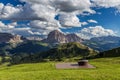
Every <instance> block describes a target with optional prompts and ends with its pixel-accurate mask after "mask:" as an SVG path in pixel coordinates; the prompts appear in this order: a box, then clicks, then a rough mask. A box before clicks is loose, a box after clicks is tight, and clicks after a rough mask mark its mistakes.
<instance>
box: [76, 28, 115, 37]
mask: <svg viewBox="0 0 120 80" xmlns="http://www.w3.org/2000/svg"><path fill="white" fill-rule="evenodd" d="M77 35H78V36H80V37H82V38H84V39H90V38H92V37H101V36H110V35H111V36H115V35H116V33H114V31H112V30H110V29H104V28H103V27H102V26H95V27H88V28H84V29H82V30H81V31H80V32H79V33H77Z"/></svg>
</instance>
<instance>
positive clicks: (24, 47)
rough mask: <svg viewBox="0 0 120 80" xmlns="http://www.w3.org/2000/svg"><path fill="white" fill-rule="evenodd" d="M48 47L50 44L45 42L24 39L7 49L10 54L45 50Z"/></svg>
mask: <svg viewBox="0 0 120 80" xmlns="http://www.w3.org/2000/svg"><path fill="white" fill-rule="evenodd" d="M49 49H50V46H49V45H48V44H47V43H42V42H40V41H26V42H23V43H20V44H19V45H18V46H17V47H15V48H13V49H11V50H9V53H10V54H19V53H39V52H43V51H47V50H49Z"/></svg>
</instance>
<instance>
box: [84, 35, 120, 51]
mask: <svg viewBox="0 0 120 80" xmlns="http://www.w3.org/2000/svg"><path fill="white" fill-rule="evenodd" d="M83 44H84V45H86V46H89V47H91V48H93V49H95V50H98V51H100V52H103V51H107V50H110V49H113V48H117V47H120V37H117V36H103V37H95V38H91V39H90V40H86V41H84V42H83Z"/></svg>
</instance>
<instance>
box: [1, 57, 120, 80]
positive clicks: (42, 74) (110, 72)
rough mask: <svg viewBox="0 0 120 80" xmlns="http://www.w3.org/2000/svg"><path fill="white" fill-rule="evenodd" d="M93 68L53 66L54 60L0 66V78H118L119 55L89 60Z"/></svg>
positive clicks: (88, 79)
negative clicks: (60, 67)
mask: <svg viewBox="0 0 120 80" xmlns="http://www.w3.org/2000/svg"><path fill="white" fill-rule="evenodd" d="M90 63H91V64H92V65H94V66H96V68H95V69H66V70H65V69H64V70H63V69H61V70H57V69H56V68H55V62H50V63H34V64H33V63H31V64H20V65H14V66H11V67H7V66H6V67H5V66H4V67H2V66H1V67H0V80H120V57H116V58H100V59H94V60H90Z"/></svg>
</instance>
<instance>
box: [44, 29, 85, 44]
mask: <svg viewBox="0 0 120 80" xmlns="http://www.w3.org/2000/svg"><path fill="white" fill-rule="evenodd" d="M42 42H45V43H49V44H59V43H69V42H80V43H81V42H83V39H82V38H80V37H78V36H77V35H76V34H67V35H65V34H64V33H62V32H60V31H58V30H54V31H52V32H50V33H49V34H48V37H47V38H46V39H43V40H42Z"/></svg>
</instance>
